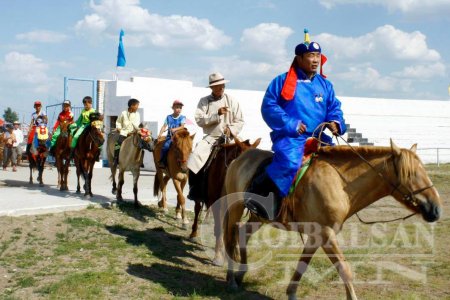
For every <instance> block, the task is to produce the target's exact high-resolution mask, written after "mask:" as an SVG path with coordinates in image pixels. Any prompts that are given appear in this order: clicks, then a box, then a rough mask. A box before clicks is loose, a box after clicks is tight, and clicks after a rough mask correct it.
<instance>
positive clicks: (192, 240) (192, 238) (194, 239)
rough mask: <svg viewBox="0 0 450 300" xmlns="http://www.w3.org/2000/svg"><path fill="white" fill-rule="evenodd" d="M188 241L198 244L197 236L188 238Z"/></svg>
mask: <svg viewBox="0 0 450 300" xmlns="http://www.w3.org/2000/svg"><path fill="white" fill-rule="evenodd" d="M189 240H190V241H191V242H193V243H198V237H197V236H192V235H191V236H189Z"/></svg>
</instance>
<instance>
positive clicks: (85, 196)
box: [84, 194, 92, 199]
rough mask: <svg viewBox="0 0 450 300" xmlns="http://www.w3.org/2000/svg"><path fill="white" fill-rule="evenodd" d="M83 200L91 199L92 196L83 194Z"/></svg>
mask: <svg viewBox="0 0 450 300" xmlns="http://www.w3.org/2000/svg"><path fill="white" fill-rule="evenodd" d="M84 198H86V199H91V198H92V196H91V195H89V194H84Z"/></svg>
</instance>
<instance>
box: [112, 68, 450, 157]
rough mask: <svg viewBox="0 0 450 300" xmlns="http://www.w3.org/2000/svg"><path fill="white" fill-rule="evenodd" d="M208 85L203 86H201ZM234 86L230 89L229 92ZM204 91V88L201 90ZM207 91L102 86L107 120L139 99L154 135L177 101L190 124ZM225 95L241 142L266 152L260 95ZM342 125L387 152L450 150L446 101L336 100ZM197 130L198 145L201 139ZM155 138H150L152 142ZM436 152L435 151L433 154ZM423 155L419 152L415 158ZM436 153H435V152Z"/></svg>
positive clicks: (150, 81) (184, 84) (154, 81)
mask: <svg viewBox="0 0 450 300" xmlns="http://www.w3.org/2000/svg"><path fill="white" fill-rule="evenodd" d="M205 81H206V80H205ZM230 85H231V86H232V83H230V84H228V86H230ZM205 86H206V84H205ZM210 92H211V90H210V89H209V88H205V87H194V86H193V84H192V82H190V81H181V80H168V79H160V78H144V77H133V78H132V79H131V81H110V82H107V83H106V86H105V115H106V118H105V119H106V120H107V122H106V126H107V130H108V129H109V127H110V124H108V119H109V118H108V117H109V116H111V115H116V116H117V115H119V114H120V112H122V111H123V110H125V109H126V108H127V102H128V100H129V99H130V98H136V99H138V100H139V101H140V102H141V104H140V108H142V116H141V117H142V119H143V120H144V121H147V122H149V121H153V122H155V121H156V122H158V131H159V129H160V128H161V126H162V122H163V121H164V118H165V117H166V116H167V115H168V114H170V113H171V112H172V110H171V106H172V102H173V100H175V99H179V100H181V101H182V102H183V103H184V104H185V106H184V107H183V114H184V115H185V116H187V118H188V119H190V120H192V121H194V123H195V120H194V111H195V109H196V107H197V103H198V101H199V99H200V98H201V97H204V96H206V95H208V94H210ZM225 92H226V93H228V94H229V95H231V96H233V97H234V98H235V99H236V100H238V101H239V103H240V105H241V108H242V111H243V113H244V119H245V126H244V129H243V130H242V132H241V134H240V137H241V138H244V139H250V141H251V142H253V141H254V140H255V139H256V138H258V137H261V138H262V142H261V146H260V148H262V149H270V147H271V142H270V137H269V132H270V130H269V128H268V127H267V125H266V124H265V123H264V121H263V120H262V117H261V113H260V107H261V101H262V98H263V96H264V91H247V90H235V89H230V88H227V89H226V91H225ZM338 98H339V99H340V100H341V102H342V109H343V111H344V117H345V119H346V123H348V124H350V125H351V127H353V128H356V130H357V132H359V133H362V134H363V137H364V138H368V139H369V142H372V143H374V144H375V145H380V146H387V145H389V139H390V138H392V139H393V140H394V141H395V142H396V143H397V144H398V145H399V146H401V147H407V148H409V147H410V146H411V145H412V144H414V143H418V147H419V148H437V147H441V148H450V101H429V100H422V101H421V100H396V99H375V98H354V97H338ZM195 127H196V126H191V128H190V129H191V131H194V130H195V129H197V135H196V140H198V139H200V138H201V135H202V134H201V130H198V128H195ZM157 134H158V132H154V133H153V136H156V135H157ZM433 151H435V150H433ZM420 153H422V152H419V154H420ZM423 153H425V152H423ZM433 153H434V152H433ZM440 156H441V157H440V158H441V161H442V159H443V160H444V161H446V162H450V150H441V154H440ZM434 157H435V154H432V155H431V156H429V155H428V154H426V155H425V154H424V156H423V157H422V159H423V160H424V161H426V162H435V158H434Z"/></svg>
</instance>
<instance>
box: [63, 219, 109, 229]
mask: <svg viewBox="0 0 450 300" xmlns="http://www.w3.org/2000/svg"><path fill="white" fill-rule="evenodd" d="M64 222H65V223H67V224H69V225H70V226H72V227H74V228H78V229H79V228H86V227H91V226H101V224H100V223H99V222H97V221H95V220H92V219H90V218H85V217H74V218H67V219H66V220H65V221H64Z"/></svg>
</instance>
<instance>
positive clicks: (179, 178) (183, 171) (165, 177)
mask: <svg viewBox="0 0 450 300" xmlns="http://www.w3.org/2000/svg"><path fill="white" fill-rule="evenodd" d="M193 139H194V135H193V136H190V135H189V131H187V130H186V129H182V130H178V131H177V132H175V134H174V135H173V137H172V145H171V146H170V149H169V152H168V153H167V167H166V168H165V169H161V168H158V167H157V170H156V176H155V181H154V184H153V195H154V196H156V197H157V196H158V195H159V192H160V191H161V192H162V197H161V200H160V201H159V202H158V206H159V207H161V208H163V209H164V210H167V198H166V186H167V182H168V181H169V179H170V178H172V181H173V184H174V186H175V189H176V191H177V208H176V218H177V219H182V220H183V226H184V227H185V226H187V224H188V223H189V220H188V218H187V216H186V212H185V210H186V209H185V201H186V199H185V198H184V195H183V189H184V186H185V185H186V182H187V180H188V168H187V160H188V157H189V155H190V154H191V152H192V140H193ZM164 141H165V138H164V139H161V140H158V143H157V144H156V146H155V150H154V152H153V159H154V161H155V166H158V162H159V160H160V157H161V150H162V147H163V145H164Z"/></svg>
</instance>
